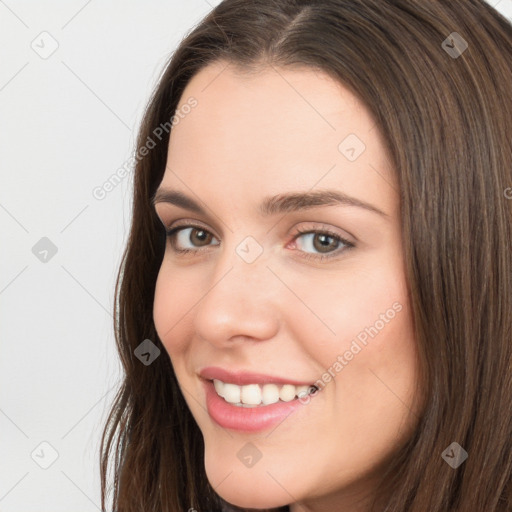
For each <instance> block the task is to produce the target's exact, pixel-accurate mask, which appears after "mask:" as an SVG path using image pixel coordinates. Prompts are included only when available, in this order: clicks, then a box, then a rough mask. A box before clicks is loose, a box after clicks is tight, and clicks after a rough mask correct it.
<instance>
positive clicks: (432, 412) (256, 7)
mask: <svg viewBox="0 0 512 512" xmlns="http://www.w3.org/2000/svg"><path fill="white" fill-rule="evenodd" d="M454 33H457V34H454ZM464 42H465V43H466V44H467V47H466V44H465V43H464ZM215 61H225V62H226V64H228V63H229V64H230V65H236V66H237V67H238V68H240V69H244V70H251V69H252V70H257V69H258V68H259V67H260V66H265V65H273V66H276V67H293V66H301V67H304V66H306V67H309V68H316V69H318V70H320V71H323V72H325V73H328V74H329V75H330V76H332V77H334V78H335V79H336V80H338V81H339V82H340V83H342V84H343V85H344V86H346V87H348V88H349V89H350V90H351V91H352V92H353V93H354V94H356V95H357V96H358V97H359V98H360V99H361V100H362V101H363V102H364V103H365V104H366V105H367V107H368V108H369V109H370V111H371V112H372V114H373V115H374V117H375V119H376V120H377V128H378V129H379V130H380V131H381V133H382V134H383V138H384V141H385V144H386V150H387V151H388V152H389V155H390V156H391V158H392V161H393V163H394V169H395V170H396V173H397V177H398V182H399V185H400V204H401V227H402V233H403V244H404V246H403V255H404V259H405V263H406V271H407V279H408V284H409V289H410V297H411V308H412V312H413V317H414V326H415V334H416V340H417V343H418V349H419V353H420V358H421V369H422V375H423V376H424V379H423V380H424V382H422V389H423V390H424V395H425V396H424V398H425V402H424V403H425V406H424V410H423V412H422V415H421V419H420V421H419V424H418V427H417V429H416V430H415V432H414V435H412V436H411V438H410V440H409V442H408V443H407V444H406V445H405V446H404V447H403V448H402V449H401V450H400V451H399V452H397V453H396V454H395V457H394V459H393V460H392V461H391V462H390V464H389V465H388V468H387V471H386V474H385V477H386V478H385V481H384V483H383V484H382V487H381V488H380V489H379V491H382V492H379V494H378V495H377V498H376V501H375V507H374V510H378V511H379V512H426V511H428V512H446V511H461V512H469V511H471V512H483V511H485V512H498V511H499V512H503V511H510V510H512V489H511V485H512V476H511V474H512V444H511V443H512V441H511V439H512V199H509V198H512V188H511V187H512V142H511V140H512V26H511V24H510V23H509V22H508V21H507V20H506V19H505V18H504V17H503V16H502V15H500V14H499V13H498V12H497V11H496V10H494V9H493V8H492V7H491V6H489V5H488V4H486V3H485V2H484V1H483V0H442V1H441V0H250V1H248V0H225V1H223V2H222V3H221V4H220V5H218V7H216V8H215V9H213V10H212V11H211V12H210V13H209V14H208V15H207V16H206V17H205V18H204V19H203V20H202V21H201V22H200V23H199V24H198V25H197V26H196V27H195V28H194V29H193V30H192V31H191V32H190V33H189V34H188V36H187V37H186V38H185V39H184V40H183V41H182V42H181V44H180V45H179V47H178V49H177V50H176V51H175V52H174V54H173V55H172V56H171V58H170V60H169V63H168V65H167V66H166V68H165V70H164V72H163V74H162V76H161V78H160V80H159V83H158V86H157V87H156V89H155V91H154V92H153V94H152V97H151V99H150V101H149V103H148V106H147V109H146V112H145V116H144V119H143V122H142V126H141V128H140V132H139V136H138V141H137V150H138V151H139V150H140V149H141V148H142V147H143V146H145V145H146V146H147V144H148V138H151V139H153V140H155V135H154V133H155V129H156V128H157V127H159V126H163V125H165V124H166V123H169V120H170V118H171V117H172V116H173V114H174V113H175V111H176V108H177V106H178V103H179V100H180V98H181V96H182V93H183V91H184V89H185V87H186V85H187V83H188V82H189V80H190V79H191V78H192V77H193V76H194V75H195V74H196V73H197V72H198V71H200V70H201V69H202V68H204V67H205V66H207V65H208V64H210V63H213V62H215ZM160 132H162V130H160ZM160 132H158V133H159V135H160V137H159V139H158V141H157V143H156V145H155V147H153V148H152V149H151V150H150V151H149V153H148V154H147V155H145V156H144V157H143V158H140V159H137V160H138V161H137V165H136V168H135V172H134V193H133V194H134V195H133V210H132V212H133V218H132V223H131V230H130V234H129V240H128V243H127V246H126V249H125V251H124V254H123V260H122V263H121V266H120V269H119V273H118V277H117V283H116V290H115V294H116V308H115V311H114V313H115V318H114V329H115V335H116V342H117V348H118V351H119V355H120V358H121V362H122V365H123V369H124V381H123V383H122V386H121V388H120V389H119V391H118V394H117V396H116V398H115V400H114V402H113V404H112V407H111V410H110V414H109V417H108V420H107V423H106V425H105V429H104V432H103V436H102V443H101V462H100V466H101V496H102V509H104V508H105V503H106V500H107V495H108V494H110V492H111V491H113V492H112V500H113V505H112V509H113V510H115V511H118V512H135V511H144V512H157V511H158V512H170V511H187V510H189V509H191V508H192V509H195V510H197V511H198V512H203V511H220V510H221V506H222V503H223V501H222V500H221V499H220V498H219V497H218V496H217V495H216V493H215V492H214V489H212V487H211V485H210V484H209V482H208V480H207V478H206V474H205V469H204V454H203V450H204V445H203V438H202V435H201V432H200V430H199V428H198V426H197V424H196V423H195V421H194V419H193V417H192V415H191V413H190V411H189V409H188V407H187V405H186V402H185V400H184V398H183V396H182V395H181V392H180V390H179V388H178V385H177V381H176V377H175V375H174V373H173V368H172V365H171V362H170V359H169V357H168V355H167V353H166V351H165V348H164V347H163V345H162V343H161V341H160V340H159V339H158V336H157V333H156V331H155V326H154V324H153V316H152V312H153V298H154V291H155V282H156V278H157V274H158V271H159V267H160V264H161V261H162V257H163V253H164V249H165V233H164V231H163V227H162V225H161V223H160V222H159V220H158V218H157V217H156V214H155V212H154V210H153V209H152V206H151V202H150V199H151V197H152V195H153V193H154V191H155V190H156V188H157V186H158V185H159V184H160V181H161V179H162V176H163V173H164V169H165V164H166V159H167V150H168V141H169V132H168V131H167V132H166V131H165V130H164V132H163V136H161V134H160ZM507 191H508V194H507ZM145 339H150V340H152V342H153V343H154V344H155V345H157V346H158V347H159V348H160V350H161V355H160V356H159V357H158V358H157V359H156V360H155V361H154V362H153V363H152V364H151V365H148V366H146V365H144V364H142V363H141V361H140V360H139V359H138V358H137V357H135V356H134V349H135V348H136V347H137V346H138V345H139V344H140V343H141V342H142V341H143V340H145ZM452 442H457V443H458V444H459V445H461V446H462V447H463V448H464V450H465V451H466V452H467V453H468V458H467V460H466V461H465V462H464V463H463V464H461V465H460V466H459V467H457V468H456V469H454V468H452V467H451V466H450V465H449V464H447V463H446V462H445V461H444V460H443V458H442V456H441V455H442V454H443V452H444V451H445V449H446V448H447V447H449V446H450V445H451V444H452ZM110 463H111V464H112V466H113V475H112V476H113V478H112V486H109V485H108V475H109V471H108V469H109V467H110ZM240 510H242V509H240Z"/></svg>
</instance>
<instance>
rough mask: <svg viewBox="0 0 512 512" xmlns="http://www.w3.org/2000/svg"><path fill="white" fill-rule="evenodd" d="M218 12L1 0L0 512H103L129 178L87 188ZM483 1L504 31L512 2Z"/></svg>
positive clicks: (201, 6) (159, 4) (198, 7)
mask: <svg viewBox="0 0 512 512" xmlns="http://www.w3.org/2000/svg"><path fill="white" fill-rule="evenodd" d="M218 3H220V0H167V1H164V0H152V1H148V2H143V1H142V0H139V1H136V2H135V1H132V2H130V3H129V2H121V0H103V1H101V2H100V0H88V1H87V0H72V1H70V0H68V1H56V0H54V1H46V2H41V1H39V2H36V1H21V0H0V233H1V238H0V248H1V250H0V511H1V512H22V511H23V512H43V511H52V512H59V511H63V512H64V511H65V512H69V511H70V510H74V511H84V512H89V511H91V512H94V511H96V510H100V479H99V441H100V435H101V431H102V428H103V424H104V421H105V420H106V413H107V410H108V407H109V405H110V403H111V400H112V399H113V396H114V394H115V391H116V390H117V386H118V384H119V380H120V363H119V362H118V359H117V353H116V351H115V344H114V336H113V327H112V315H111V311H112V310H113V300H114V282H115V281H114V280H115V276H116V273H117V269H118V266H119V264H120V261H121V255H122V251H123V248H124V244H125V242H126V239H127V234H128V229H129V225H130V215H131V213H130V207H131V173H130V174H128V176H127V177H126V178H125V179H124V180H123V181H122V182H121V184H120V185H118V186H117V187H116V188H115V189H114V190H112V191H111V192H110V193H108V194H107V195H106V197H105V198H104V199H103V200H98V199H96V198H95V197H94V196H93V194H92V191H93V189H94V188H95V187H98V186H101V185H102V184H103V183H104V182H105V181H106V180H107V179H108V178H109V177H110V176H111V175H112V174H113V173H115V172H116V170H117V169H118V168H120V167H121V166H122V165H123V164H124V162H125V161H126V160H127V159H128V158H129V157H130V156H131V155H132V154H133V151H134V143H135V137H136V134H137V129H138V124H139V122H140V119H141V116H142V112H143V108H144V107H145V105H146V102H147V100H148V98H149V94H150V92H151V90H152V88H153V86H154V85H155V82H156V80H157V78H158V75H159V73H160V72H161V70H162V67H163V66H164V63H165V62H166V61H167V59H168V57H169V54H170V53H171V52H172V51H173V50H174V49H175V48H176V46H177V44H178V43H179V42H180V40H181V39H182V37H183V36H184V35H185V34H186V33H188V32H189V31H190V30H191V29H192V28H193V26H194V25H195V24H196V23H197V22H199V21H200V19H201V18H202V17H203V16H205V15H206V14H207V13H208V12H209V11H210V10H211V9H212V8H213V7H214V6H215V5H217V4H218ZM490 3H491V4H492V5H494V6H497V7H498V9H499V10H500V11H501V12H503V13H504V14H506V15H507V17H509V18H510V19H512V0H491V1H490ZM43 32H47V33H48V34H43V35H41V33H43ZM57 44H58V47H57V48H56V50H55V51H54V53H52V54H51V55H49V56H47V55H46V54H45V52H50V51H51V50H52V49H53V46H56V45H57ZM33 47H34V48H33ZM43 57H46V58H43ZM43 237H46V238H48V239H49V240H51V242H52V243H53V244H54V246H56V248H57V252H56V253H55V255H53V256H52V257H50V256H51V253H49V254H48V256H47V259H48V261H46V262H42V261H40V259H38V257H36V255H35V254H34V253H33V250H32V248H33V247H34V246H35V245H36V244H37V243H38V242H39V241H40V239H41V238H43ZM40 257H44V253H41V254H40ZM41 443H49V445H51V446H49V445H47V444H43V445H41ZM53 450H55V452H56V453H57V454H58V457H57V458H56V460H55V461H54V462H53V463H52V464H51V465H50V466H49V467H48V468H47V469H43V468H42V467H41V465H43V466H44V465H45V464H46V465H48V464H49V463H51V462H52V460H53V459H52V454H53V453H54V452H53Z"/></svg>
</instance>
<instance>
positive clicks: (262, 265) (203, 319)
mask: <svg viewBox="0 0 512 512" xmlns="http://www.w3.org/2000/svg"><path fill="white" fill-rule="evenodd" d="M280 285H281V287H282V283H280V281H279V280H278V279H277V278H276V277H275V275H274V274H273V273H272V272H271V271H270V270H269V269H268V268H267V260H266V258H264V257H260V258H259V259H258V260H256V261H254V262H252V263H247V262H245V261H244V260H243V259H242V258H240V257H239V256H238V254H237V253H236V252H235V251H234V250H233V251H232V252H231V254H230V255H229V257H223V258H221V259H220V260H219V262H218V265H217V266H216V267H215V271H214V272H212V280H211V283H210V286H209V289H208V291H207V293H206V294H205V296H204V297H203V299H202V300H201V301H200V302H199V303H198V304H197V306H196V308H195V317H194V323H195V330H196V333H197V335H198V336H199V337H200V338H202V339H203V340H205V341H207V342H209V343H211V344H213V345H215V346H217V347H218V348H227V347H233V345H234V344H235V343H241V342H246V341H247V340H248V339H250V340H253V341H264V340H268V339H272V338H274V337H275V336H276V333H277V332H278V329H279V323H280V321H279V320H280V319H279V315H280V308H279V294H280V293H282V290H281V289H280ZM282 299H283V297H281V300H282Z"/></svg>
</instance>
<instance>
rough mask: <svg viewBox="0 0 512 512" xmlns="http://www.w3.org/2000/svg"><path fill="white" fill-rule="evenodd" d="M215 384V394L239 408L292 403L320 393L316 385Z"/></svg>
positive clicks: (216, 381)
mask: <svg viewBox="0 0 512 512" xmlns="http://www.w3.org/2000/svg"><path fill="white" fill-rule="evenodd" d="M210 382H213V386H214V388H215V392H216V393H217V395H218V396H220V397H221V398H223V399H224V400H225V401H226V402H227V403H229V404H232V405H236V406H238V407H260V406H265V405H271V404H275V403H277V402H291V401H292V400H296V399H297V398H304V397H306V396H308V395H311V394H315V393H316V392H317V391H319V389H318V387H317V386H315V385H314V384H311V385H309V386H307V385H306V386H294V385H293V384H272V383H269V384H262V385H261V384H246V385H244V386H238V385H237V384H232V383H230V382H223V381H221V380H218V379H213V380H210Z"/></svg>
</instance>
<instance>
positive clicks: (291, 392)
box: [279, 384, 296, 402]
mask: <svg viewBox="0 0 512 512" xmlns="http://www.w3.org/2000/svg"><path fill="white" fill-rule="evenodd" d="M295 393H296V391H295V386H292V385H291V384H285V385H284V386H283V387H282V388H281V391H279V398H280V399H281V400H282V401H283V402H290V401H291V400H293V399H294V398H295Z"/></svg>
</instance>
